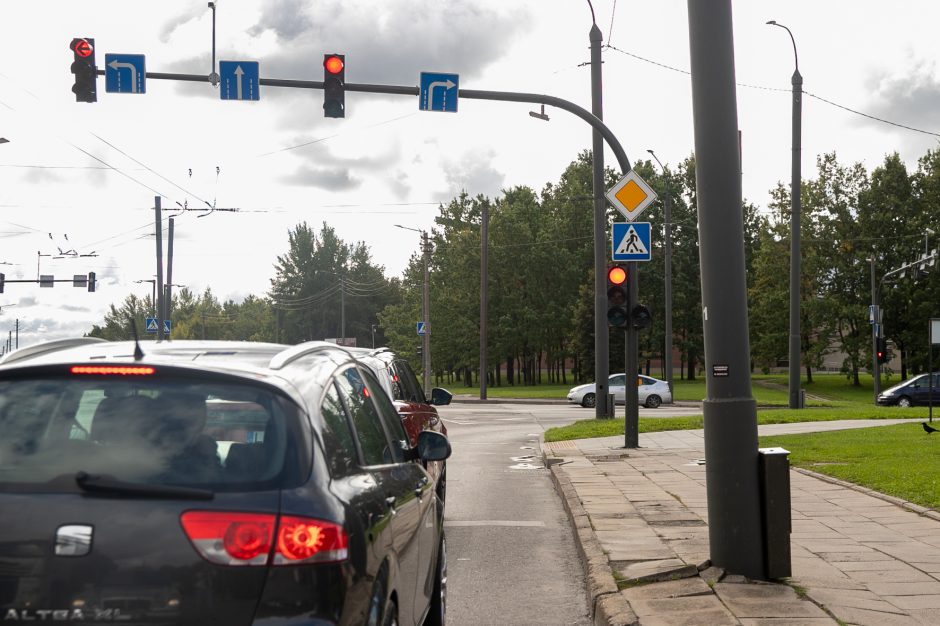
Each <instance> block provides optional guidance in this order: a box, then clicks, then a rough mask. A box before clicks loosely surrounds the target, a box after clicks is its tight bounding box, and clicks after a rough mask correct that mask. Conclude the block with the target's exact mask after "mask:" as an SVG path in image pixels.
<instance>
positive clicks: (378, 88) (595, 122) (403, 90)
mask: <svg viewBox="0 0 940 626" xmlns="http://www.w3.org/2000/svg"><path fill="white" fill-rule="evenodd" d="M98 75H99V76H104V70H98ZM146 77H147V79H148V80H150V79H152V80H182V81H186V82H194V83H208V82H209V77H208V76H206V75H204V74H175V73H168V72H146ZM258 83H259V84H260V85H263V86H266V87H288V88H293V89H323V81H320V80H292V79H282V78H259V79H258ZM345 90H346V91H354V92H358V93H379V94H388V95H397V96H418V95H420V90H419V88H418V87H408V86H405V85H373V84H368V83H346V86H345ZM457 96H458V97H459V98H467V99H468V100H493V101H496V102H524V103H529V104H547V105H549V106H553V107H556V108H558V109H562V110H564V111H568V112H569V113H572V114H574V115H576V116H578V117H580V118H581V119H582V120H584V121H585V122H587V123H588V124H590V125H591V126H592V127H594V128H595V129H597V131H598V132H599V133H600V134H601V136H603V137H604V141H606V142H607V145H608V146H609V147H610V149H611V151H612V152H613V153H614V156H615V157H617V163H618V165H620V169H621V170H622V171H623V172H629V171H630V170H631V169H633V168H632V166H631V165H630V159H628V158H627V153H626V152H624V150H623V146H622V145H621V144H620V141H619V140H618V139H617V137H616V136H615V135H614V133H613V132H612V131H611V130H610V128H608V127H607V126H606V125H605V124H604V122H602V121H601V120H599V119H598V118H597V116H595V115H594V114H593V113H591V112H590V111H588V110H587V109H585V108H583V107H581V106H578V105H577V104H575V103H574V102H570V101H568V100H565V99H564V98H558V97H555V96H549V95H546V94H538V93H526V92H521V91H489V90H484V89H458V90H457Z"/></svg>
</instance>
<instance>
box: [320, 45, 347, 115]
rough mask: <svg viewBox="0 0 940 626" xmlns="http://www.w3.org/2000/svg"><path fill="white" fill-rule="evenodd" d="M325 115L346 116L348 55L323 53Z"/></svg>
mask: <svg viewBox="0 0 940 626" xmlns="http://www.w3.org/2000/svg"><path fill="white" fill-rule="evenodd" d="M323 115H324V116H325V117H346V55H343V54H325V55H323Z"/></svg>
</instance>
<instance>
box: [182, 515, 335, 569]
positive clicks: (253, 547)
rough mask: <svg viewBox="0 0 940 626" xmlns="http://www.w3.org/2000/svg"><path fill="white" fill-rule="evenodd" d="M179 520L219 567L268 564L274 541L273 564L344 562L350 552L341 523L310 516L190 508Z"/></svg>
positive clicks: (196, 543)
mask: <svg viewBox="0 0 940 626" xmlns="http://www.w3.org/2000/svg"><path fill="white" fill-rule="evenodd" d="M180 524H181V525H182V526H183V530H184V531H185V532H186V536H187V537H189V540H190V541H191V542H192V544H193V547H194V548H196V551H197V552H198V553H199V554H200V555H201V556H202V557H203V558H204V559H206V560H207V561H210V562H212V563H218V564H220V565H266V564H267V563H268V560H269V557H270V556H271V552H272V550H271V548H272V543H274V561H273V563H274V565H289V564H294V563H306V562H335V561H343V560H345V559H346V558H347V555H348V552H349V551H348V544H349V541H348V537H347V535H346V532H345V531H344V530H343V528H342V527H341V526H339V525H337V524H333V523H331V522H324V521H321V520H315V519H310V518H306V517H294V516H287V515H285V516H281V517H280V519H278V516H277V515H274V514H272V513H237V512H231V511H186V512H185V513H183V514H182V515H181V516H180ZM275 532H276V533H277V541H276V542H275V541H274V537H275Z"/></svg>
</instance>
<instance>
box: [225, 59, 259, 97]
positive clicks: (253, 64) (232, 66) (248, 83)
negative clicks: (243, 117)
mask: <svg viewBox="0 0 940 626" xmlns="http://www.w3.org/2000/svg"><path fill="white" fill-rule="evenodd" d="M260 75H261V69H260V67H259V64H258V62H257V61H219V82H220V84H219V96H221V98H222V99H223V100H260V99H261V91H260V85H261V82H260V80H261V79H260Z"/></svg>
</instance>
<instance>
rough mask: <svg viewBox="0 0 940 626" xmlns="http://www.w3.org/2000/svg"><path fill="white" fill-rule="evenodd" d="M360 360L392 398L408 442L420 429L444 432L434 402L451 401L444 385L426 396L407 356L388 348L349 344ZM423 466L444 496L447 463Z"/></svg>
mask: <svg viewBox="0 0 940 626" xmlns="http://www.w3.org/2000/svg"><path fill="white" fill-rule="evenodd" d="M348 350H349V351H350V352H351V353H352V354H353V355H354V356H355V357H356V358H357V359H358V360H359V362H360V363H362V364H363V365H365V366H366V367H368V368H370V369H371V370H372V373H373V374H375V377H376V378H377V379H378V381H379V383H380V384H381V385H382V388H383V389H384V390H385V392H386V393H387V394H388V396H389V397H390V398H391V399H392V404H393V405H394V406H395V408H396V409H397V410H398V415H399V417H401V423H402V425H403V426H404V427H405V433H406V434H407V435H408V440H409V442H410V443H411V445H415V444H416V443H417V440H418V435H419V434H420V433H421V431H423V430H433V431H436V432H439V433H441V434H442V435H447V426H445V425H444V421H443V420H442V419H441V418H440V416H439V415H438V414H437V409H436V408H435V406H444V405H447V404H450V401H451V399H452V398H453V397H454V396H453V394H452V393H450V392H449V391H447V390H446V389H442V388H440V387H435V388H434V389H432V390H431V399H430V400H429V399H428V398H426V397H425V395H424V389H422V388H421V383H419V382H418V377H417V376H415V373H414V370H413V369H411V365H410V364H409V363H408V361H407V360H405V359H403V358H402V357H400V356H399V355H398V354H396V353H395V352H393V351H392V350H390V349H389V348H374V349H366V348H348ZM425 467H426V468H427V470H428V472H429V473H430V474H431V476H433V477H434V480H435V483H436V484H437V496H438V498H440V500H441V502H444V499H445V498H446V489H447V466H446V464H445V463H444V462H443V461H441V462H439V463H425Z"/></svg>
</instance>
